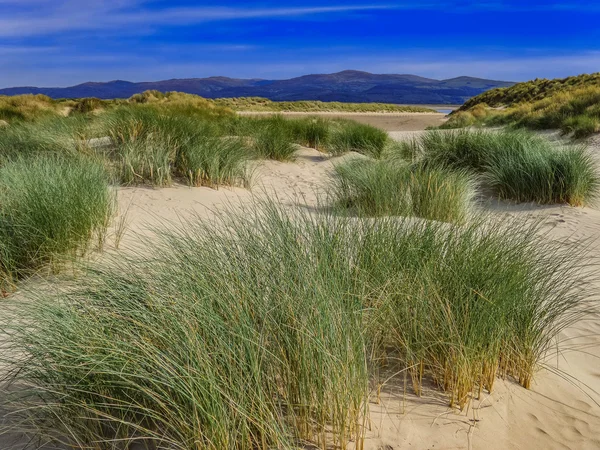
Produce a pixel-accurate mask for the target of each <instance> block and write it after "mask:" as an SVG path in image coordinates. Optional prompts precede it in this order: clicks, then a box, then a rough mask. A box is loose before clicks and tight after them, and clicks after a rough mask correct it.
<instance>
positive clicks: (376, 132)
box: [327, 119, 389, 158]
mask: <svg viewBox="0 0 600 450" xmlns="http://www.w3.org/2000/svg"><path fill="white" fill-rule="evenodd" d="M388 139H389V137H388V134H387V133H386V132H385V131H383V130H381V129H379V128H376V127H373V126H371V125H365V124H362V123H358V122H354V121H352V120H342V119H338V120H336V121H335V123H334V126H333V129H332V130H331V136H330V139H329V143H328V146H327V149H328V151H329V152H330V153H332V154H334V155H340V154H343V153H347V152H358V153H361V154H363V155H366V156H371V157H373V158H379V157H381V156H382V154H383V152H384V150H385V148H386V144H387V142H388Z"/></svg>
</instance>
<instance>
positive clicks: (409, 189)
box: [332, 158, 475, 223]
mask: <svg viewBox="0 0 600 450" xmlns="http://www.w3.org/2000/svg"><path fill="white" fill-rule="evenodd" d="M335 171H336V179H335V183H334V186H333V188H332V197H333V199H334V202H335V204H336V205H338V206H341V207H343V208H352V209H354V210H356V212H357V213H358V214H359V215H367V216H382V215H400V216H415V217H422V218H425V219H431V220H439V221H443V222H454V223H464V222H466V221H467V220H468V218H469V217H470V216H471V214H472V212H473V208H474V203H475V202H474V197H475V182H474V177H473V176H471V175H469V174H468V173H466V172H465V171H454V170H448V169H444V168H441V167H434V168H432V167H427V166H423V165H419V164H416V165H410V164H407V163H401V162H400V163H398V162H391V161H389V160H379V161H377V160H371V159H366V158H356V159H354V160H351V161H348V162H346V163H343V164H339V165H337V166H336V169H335Z"/></svg>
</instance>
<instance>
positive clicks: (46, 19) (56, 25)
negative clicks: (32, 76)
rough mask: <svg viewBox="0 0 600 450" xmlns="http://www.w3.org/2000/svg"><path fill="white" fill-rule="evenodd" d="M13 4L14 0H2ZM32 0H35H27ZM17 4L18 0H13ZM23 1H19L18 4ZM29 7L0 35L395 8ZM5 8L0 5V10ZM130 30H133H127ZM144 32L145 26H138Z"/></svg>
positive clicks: (11, 17)
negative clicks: (159, 8)
mask: <svg viewBox="0 0 600 450" xmlns="http://www.w3.org/2000/svg"><path fill="white" fill-rule="evenodd" d="M3 1H4V3H5V4H9V5H10V4H11V1H8V2H7V1H6V0H0V8H2V4H3V3H2V2H3ZM27 1H29V2H30V3H33V2H35V1H36V0H27ZM14 5H17V2H14ZM19 5H20V4H19ZM40 6H41V7H40V8H39V9H35V10H32V9H31V8H28V9H27V10H26V11H22V10H19V11H13V12H12V13H11V12H10V11H9V12H7V13H4V17H2V18H0V37H25V36H35V35H44V34H54V33H61V32H68V31H85V30H99V29H115V28H120V27H136V26H138V27H139V26H142V27H143V26H150V27H152V26H161V25H190V24H196V23H205V22H214V21H226V20H242V19H256V18H278V17H279V18H280V17H303V16H313V15H317V14H335V13H348V12H359V11H367V10H380V9H390V8H395V6H389V5H340V6H318V7H293V8H292V7H288V8H230V7H188V8H165V9H161V10H152V9H148V8H144V7H143V3H142V2H140V1H136V0H120V1H112V2H103V1H100V0H91V1H88V2H86V5H85V7H81V4H80V2H78V1H74V0H62V1H59V2H56V3H51V4H48V2H41V3H40ZM1 12H2V10H1V9H0V13H1ZM127 31H128V32H131V31H132V30H131V29H129V30H127ZM138 31H139V32H143V31H144V28H138Z"/></svg>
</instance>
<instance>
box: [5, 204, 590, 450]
mask: <svg viewBox="0 0 600 450" xmlns="http://www.w3.org/2000/svg"><path fill="white" fill-rule="evenodd" d="M158 234H159V237H160V239H159V240H158V242H156V243H155V244H156V245H154V246H153V247H152V251H151V252H147V251H145V250H144V249H143V248H142V249H141V251H140V254H138V255H133V256H131V257H123V256H120V257H119V258H118V259H114V260H112V261H110V260H109V261H107V262H106V264H105V265H102V266H95V267H93V268H90V269H89V270H88V271H87V273H86V274H84V275H82V276H81V277H79V278H77V279H76V280H73V282H71V283H68V282H67V281H65V284H63V285H59V286H55V287H54V288H53V291H54V292H55V294H56V295H54V296H48V294H47V293H44V294H41V293H40V292H37V293H36V292H32V293H30V296H29V299H28V300H27V301H22V302H21V303H20V305H19V308H15V309H14V311H15V316H14V317H12V318H11V317H10V314H8V316H7V317H6V319H5V320H4V321H3V322H2V326H1V328H2V330H3V331H4V332H5V336H3V338H2V340H0V342H2V352H0V354H1V355H2V357H3V359H6V361H2V362H3V363H5V364H7V367H8V369H9V373H10V376H9V377H8V379H7V380H6V381H7V382H8V385H7V392H6V393H5V397H4V398H5V399H6V403H5V404H4V405H3V406H4V407H5V408H6V410H7V411H12V414H10V415H8V416H6V419H7V423H6V424H5V426H6V427H7V429H12V430H15V429H19V430H22V431H26V432H28V433H30V434H31V435H32V437H39V438H42V439H44V440H50V441H54V442H63V443H65V444H67V445H71V446H75V447H79V448H89V447H93V448H98V449H114V448H126V447H128V446H129V445H131V444H133V443H135V442H137V443H140V444H143V445H149V446H150V447H153V448H164V449H167V448H168V449H181V450H191V449H194V450H198V449H223V448H229V449H248V450H250V449H252V450H254V449H257V448H259V449H265V450H266V449H272V448H297V447H301V446H303V445H305V444H309V443H312V444H315V445H318V446H323V447H325V446H326V445H331V444H335V445H337V446H339V447H340V448H346V446H347V444H348V442H349V441H350V440H353V441H355V442H357V443H358V445H359V446H360V443H361V441H362V438H363V436H364V433H365V424H366V423H368V404H369V400H370V399H371V398H372V396H373V392H372V390H371V389H372V388H373V389H375V387H374V386H375V382H376V381H377V380H376V376H375V374H376V372H378V371H379V369H380V368H381V367H382V365H383V364H385V362H386V361H387V362H389V363H390V364H391V362H392V361H395V362H397V363H394V364H397V365H398V367H397V368H395V369H398V370H399V371H400V373H402V372H403V371H408V372H409V373H410V375H411V376H412V379H413V382H414V390H415V392H416V393H417V394H419V393H420V392H421V387H422V383H423V378H427V379H433V380H434V381H435V383H436V384H437V386H438V387H439V389H440V390H442V391H444V392H446V393H447V395H448V401H449V402H450V403H452V404H453V405H456V406H458V407H461V408H462V407H464V406H465V405H466V404H468V402H469V400H470V399H471V398H472V397H473V396H477V395H478V394H479V392H480V391H481V390H482V389H486V390H491V389H492V386H493V384H494V379H495V378H496V376H497V375H501V376H508V377H514V378H515V379H516V380H517V381H518V382H520V383H521V384H522V385H524V386H525V387H528V386H529V385H530V383H531V380H532V377H533V376H534V374H535V372H536V369H537V367H538V364H539V363H540V361H542V360H543V358H544V355H545V353H546V351H547V350H548V349H549V348H550V347H551V346H552V345H553V342H554V339H555V337H556V336H557V333H558V332H559V331H560V330H561V329H563V328H564V327H566V326H569V325H571V324H572V323H573V322H574V321H575V320H577V318H578V317H579V315H580V314H581V313H582V312H583V309H584V307H585V303H586V298H587V297H586V292H583V291H582V290H581V289H582V287H583V286H585V285H583V284H582V283H581V277H582V276H583V275H582V273H581V270H580V267H581V266H580V262H581V261H582V259H581V258H582V257H583V255H582V252H583V250H582V247H581V246H578V247H576V248H575V247H561V244H559V243H557V242H555V241H553V240H549V239H545V238H544V237H543V236H540V235H539V230H538V229H537V228H536V227H535V226H534V225H526V224H524V223H522V222H510V223H504V222H502V223H501V222H498V221H494V222H487V221H480V222H477V223H475V222H471V223H469V224H467V225H465V226H464V227H455V226H451V225H448V224H442V223H439V222H433V221H427V220H414V219H403V218H379V219H375V220H373V219H357V218H352V217H346V216H341V215H339V214H336V215H311V214H310V213H309V212H307V211H306V209H303V208H300V207H298V208H296V209H292V210H289V209H282V207H279V206H275V205H274V204H266V205H258V206H253V207H250V209H247V210H239V209H238V210H236V211H235V212H229V214H226V215H218V216H217V217H216V218H215V219H211V220H209V221H206V220H202V219H198V220H192V221H190V222H189V223H185V224H183V225H182V226H181V228H180V229H178V230H175V231H162V232H159V233H158ZM8 311H9V312H10V311H13V309H12V308H8ZM15 355H16V356H15Z"/></svg>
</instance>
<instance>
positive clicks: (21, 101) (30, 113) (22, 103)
mask: <svg viewBox="0 0 600 450" xmlns="http://www.w3.org/2000/svg"><path fill="white" fill-rule="evenodd" d="M59 113H60V105H59V104H58V102H56V101H55V100H52V99H51V98H50V97H48V96H46V95H41V94H38V95H31V94H27V95H14V96H5V95H0V120H5V121H7V122H8V123H11V122H21V121H27V122H31V121H35V120H38V119H42V118H47V117H52V116H58V115H59Z"/></svg>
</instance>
